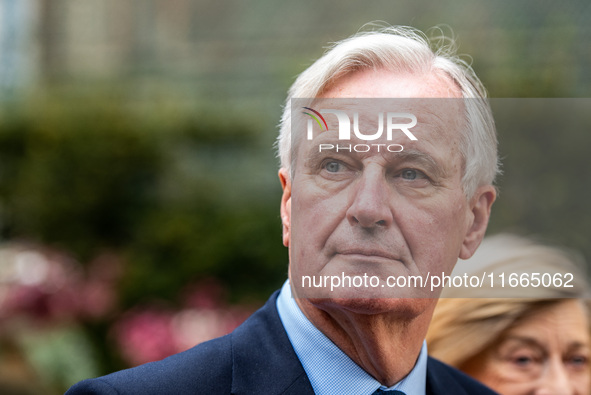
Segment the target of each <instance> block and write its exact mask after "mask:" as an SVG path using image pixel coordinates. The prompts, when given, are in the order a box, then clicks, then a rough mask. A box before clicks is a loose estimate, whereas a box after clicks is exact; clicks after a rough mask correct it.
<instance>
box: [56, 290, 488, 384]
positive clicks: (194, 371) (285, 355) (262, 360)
mask: <svg viewBox="0 0 591 395" xmlns="http://www.w3.org/2000/svg"><path fill="white" fill-rule="evenodd" d="M277 295H278V292H275V293H274V294H273V296H272V297H271V298H270V299H269V301H268V302H267V303H266V304H265V305H264V306H263V307H262V308H261V309H260V310H258V311H257V312H256V313H254V314H253V315H252V316H251V317H250V318H249V319H248V320H246V321H245V322H244V323H243V324H242V325H241V326H239V327H238V328H236V330H234V332H232V333H231V334H229V335H226V336H223V337H220V338H218V339H214V340H211V341H208V342H205V343H202V344H199V345H198V346H195V347H193V348H191V349H190V350H187V351H185V352H182V353H179V354H176V355H173V356H171V357H169V358H166V359H164V360H162V361H158V362H152V363H148V364H145V365H141V366H138V367H135V368H132V369H127V370H123V371H120V372H116V373H113V374H110V375H107V376H104V377H99V378H96V379H89V380H84V381H81V382H80V383H78V384H76V385H74V386H73V387H72V388H70V389H69V390H68V392H67V393H66V395H75V394H119V395H123V394H137V395H140V394H141V395H149V394H175V395H177V394H187V395H188V394H208V395H211V394H258V395H260V394H273V395H275V394H284V395H288V394H293V395H296V394H297V395H303V394H314V391H313V390H312V386H311V385H310V381H309V380H308V376H306V372H305V371H304V368H303V367H302V365H301V363H300V361H299V359H298V357H297V356H296V354H295V352H294V350H293V348H292V346H291V343H290V341H289V338H288V337H287V333H286V332H285V329H284V328H283V325H282V323H281V321H280V319H279V314H278V313H277V308H276V304H275V301H276V299H277ZM427 394H430V395H445V394H453V395H467V394H478V395H489V394H490V395H493V394H494V392H492V391H491V390H489V389H487V388H486V387H484V386H482V385H481V384H479V383H478V382H476V381H474V380H473V379H471V378H470V377H468V376H466V375H465V374H463V373H461V372H460V371H458V370H456V369H454V368H451V367H449V366H447V365H445V364H443V363H441V362H439V361H437V360H435V359H433V358H429V361H428V363H427Z"/></svg>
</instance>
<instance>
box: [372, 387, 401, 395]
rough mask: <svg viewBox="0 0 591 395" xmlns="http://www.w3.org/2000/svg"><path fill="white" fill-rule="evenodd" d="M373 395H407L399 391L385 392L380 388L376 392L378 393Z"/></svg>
mask: <svg viewBox="0 0 591 395" xmlns="http://www.w3.org/2000/svg"><path fill="white" fill-rule="evenodd" d="M371 395H405V394H404V392H402V391H397V390H390V391H384V390H381V389H379V388H378V389H377V390H376V392H374V393H373V394H371Z"/></svg>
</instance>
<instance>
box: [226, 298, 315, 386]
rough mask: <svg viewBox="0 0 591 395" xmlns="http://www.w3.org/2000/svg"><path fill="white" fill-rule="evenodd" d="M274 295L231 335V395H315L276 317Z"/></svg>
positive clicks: (277, 316)
mask: <svg viewBox="0 0 591 395" xmlns="http://www.w3.org/2000/svg"><path fill="white" fill-rule="evenodd" d="M277 295H278V292H275V293H274V294H273V295H272V296H271V298H270V299H269V300H268V301H267V303H266V304H265V306H263V307H262V308H261V309H260V310H259V311H257V312H256V313H255V314H253V315H252V316H251V317H250V318H249V319H248V320H247V321H246V322H245V323H244V324H242V325H241V326H240V327H238V328H237V329H236V330H235V331H234V332H233V333H232V335H231V336H232V363H233V366H232V394H261V393H269V394H286V395H288V394H290V395H291V394H294V395H295V394H314V391H313V390H312V386H311V385H310V381H309V380H308V376H306V372H305V371H304V368H303V367H302V364H301V363H300V361H299V359H298V357H297V355H296V354H295V352H294V350H293V347H292V346H291V343H290V341H289V338H288V337H287V333H286V332H285V329H284V328H283V325H282V324H281V320H280V319H279V314H278V313H277V307H276V304H275V302H276V300H277Z"/></svg>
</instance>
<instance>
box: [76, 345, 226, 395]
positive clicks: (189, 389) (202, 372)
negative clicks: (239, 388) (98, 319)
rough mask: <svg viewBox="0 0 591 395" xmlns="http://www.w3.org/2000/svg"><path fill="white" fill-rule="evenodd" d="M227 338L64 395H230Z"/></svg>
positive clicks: (89, 382)
mask: <svg viewBox="0 0 591 395" xmlns="http://www.w3.org/2000/svg"><path fill="white" fill-rule="evenodd" d="M231 336H232V335H231V334H230V335H226V336H223V337H220V338H217V339H214V340H210V341H208V342H205V343H201V344H199V345H197V346H195V347H193V348H191V349H189V350H187V351H184V352H182V353H179V354H175V355H172V356H170V357H168V358H165V359H163V360H161V361H157V362H150V363H147V364H144V365H140V366H137V367H135V368H131V369H126V370H122V371H119V372H115V373H112V374H109V375H107V376H103V377H99V378H96V379H88V380H84V381H81V382H79V383H78V384H76V385H74V386H73V387H72V388H70V389H69V390H68V392H66V395H80V394H130V395H135V394H138V395H139V394H143V395H144V394H189V393H190V394H217V393H230V389H231V385H232V341H231Z"/></svg>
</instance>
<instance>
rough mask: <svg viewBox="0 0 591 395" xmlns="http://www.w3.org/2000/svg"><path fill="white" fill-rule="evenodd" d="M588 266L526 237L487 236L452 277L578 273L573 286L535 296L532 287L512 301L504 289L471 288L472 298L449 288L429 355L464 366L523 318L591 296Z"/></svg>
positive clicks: (435, 319) (434, 325)
mask: <svg viewBox="0 0 591 395" xmlns="http://www.w3.org/2000/svg"><path fill="white" fill-rule="evenodd" d="M582 263H583V262H582V259H581V258H580V257H579V256H578V255H576V254H574V253H572V252H569V251H566V250H562V249H558V248H555V247H549V246H545V245H541V244H537V243H535V242H533V241H532V240H530V239H526V238H523V237H519V236H515V235H509V234H501V235H497V236H493V237H487V238H485V239H484V241H483V242H482V245H481V246H480V248H479V249H478V250H477V252H476V253H475V254H474V256H473V257H472V258H470V259H469V260H466V261H459V262H458V264H457V265H456V268H455V269H454V272H453V273H452V274H454V275H463V274H464V273H468V275H481V274H482V273H484V272H486V273H487V274H488V273H492V275H493V276H497V275H498V274H500V273H503V272H504V273H505V274H508V273H532V272H538V273H550V274H552V275H554V274H557V273H558V274H565V273H572V274H573V281H572V285H573V287H572V288H564V287H558V286H556V285H555V284H554V282H552V283H551V284H550V285H551V286H550V287H547V288H536V289H535V290H533V291H534V292H535V293H532V289H531V288H527V289H525V288H524V289H522V290H518V292H521V294H512V295H510V296H512V297H511V298H507V295H509V294H507V289H506V288H501V287H500V286H498V287H489V288H488V289H482V288H470V289H469V291H471V292H472V294H471V295H467V293H466V289H463V291H461V290H458V289H454V288H445V289H444V290H443V292H442V294H441V299H440V300H439V302H438V303H437V307H436V308H435V312H434V314H433V319H432V321H431V325H430V326H429V332H428V334H427V344H428V349H429V354H430V355H432V356H433V357H435V358H437V359H440V360H442V361H443V362H445V363H447V364H450V365H452V366H455V367H457V368H461V367H462V366H463V365H464V364H465V363H466V362H467V361H469V360H470V359H471V358H473V357H475V356H476V355H478V354H480V353H481V352H483V351H484V350H486V349H487V348H488V347H489V346H491V345H492V344H494V342H495V341H496V340H497V339H499V337H500V336H501V335H502V333H503V332H505V331H506V330H508V329H510V328H512V327H513V326H514V325H516V324H517V323H518V322H519V321H520V320H522V319H523V318H525V317H527V316H529V315H531V314H534V313H535V312H537V311H540V310H541V309H544V308H546V307H549V306H551V305H554V304H556V303H560V302H561V301H563V300H564V298H576V299H586V298H588V297H589V286H588V284H587V281H586V280H585V275H584V273H583V271H582ZM517 295H518V297H516V296H517ZM467 296H470V298H467ZM466 345H469V346H466Z"/></svg>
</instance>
